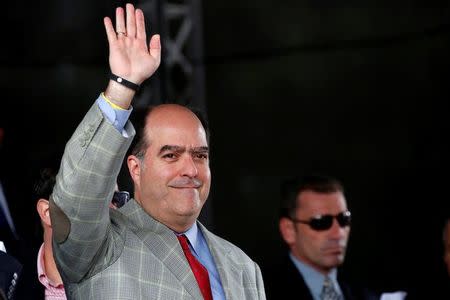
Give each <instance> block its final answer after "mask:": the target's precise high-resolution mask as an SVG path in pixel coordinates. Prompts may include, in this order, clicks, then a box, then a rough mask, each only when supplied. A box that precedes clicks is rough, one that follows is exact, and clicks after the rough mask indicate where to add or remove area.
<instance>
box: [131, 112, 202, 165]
mask: <svg viewBox="0 0 450 300" xmlns="http://www.w3.org/2000/svg"><path fill="white" fill-rule="evenodd" d="M156 107H157V105H151V106H148V107H147V108H145V109H140V110H137V111H135V112H133V113H132V114H131V116H130V121H131V123H132V124H133V126H134V127H135V129H136V136H135V137H134V139H133V142H132V144H131V146H130V151H129V154H132V155H134V156H136V157H137V158H139V159H142V158H143V157H144V156H145V151H146V150H147V148H148V146H149V141H147V138H146V134H145V128H146V126H145V125H146V124H147V116H148V115H149V114H150V113H151V112H152V110H153V109H155V108H156ZM185 107H186V108H187V109H189V110H190V111H191V112H192V113H193V114H194V115H195V116H196V117H197V118H198V119H199V120H200V123H201V124H202V126H203V129H204V130H205V133H206V140H207V142H208V144H209V126H208V120H207V119H206V117H205V114H204V112H203V111H202V110H200V109H198V108H195V107H192V106H185Z"/></svg>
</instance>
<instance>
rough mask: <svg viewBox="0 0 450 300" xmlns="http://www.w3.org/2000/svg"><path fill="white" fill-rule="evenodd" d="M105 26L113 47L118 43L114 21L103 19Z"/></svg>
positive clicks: (107, 18)
mask: <svg viewBox="0 0 450 300" xmlns="http://www.w3.org/2000/svg"><path fill="white" fill-rule="evenodd" d="M103 24H105V30H106V36H107V37H108V43H109V45H112V44H113V43H115V42H116V41H117V35H116V32H115V31H114V27H113V25H112V21H111V19H110V18H109V17H105V18H104V19H103Z"/></svg>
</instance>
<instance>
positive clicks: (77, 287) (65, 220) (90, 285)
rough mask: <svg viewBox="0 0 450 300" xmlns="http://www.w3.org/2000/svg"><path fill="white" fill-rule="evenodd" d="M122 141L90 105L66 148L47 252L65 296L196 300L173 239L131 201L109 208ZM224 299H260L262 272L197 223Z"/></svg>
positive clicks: (126, 144) (193, 284)
mask: <svg viewBox="0 0 450 300" xmlns="http://www.w3.org/2000/svg"><path fill="white" fill-rule="evenodd" d="M124 130H125V131H126V133H127V134H128V136H129V138H126V137H124V136H123V135H122V134H121V133H119V132H118V131H117V129H115V128H114V127H113V126H112V125H111V124H110V123H109V122H108V121H107V120H106V119H105V118H104V116H103V113H102V112H101V111H100V109H99V108H98V105H97V104H94V105H93V106H92V108H91V109H90V110H89V112H88V113H87V115H86V116H85V117H84V119H83V121H82V122H81V124H80V125H79V126H78V128H77V129H76V131H75V133H74V134H73V136H72V138H71V139H70V140H69V142H68V143H67V145H66V149H65V153H64V156H63V159H62V162H61V168H60V171H59V174H58V176H57V182H56V185H55V189H54V191H53V194H52V196H51V199H50V209H51V218H52V225H53V226H52V227H53V248H54V255H55V258H56V261H57V265H58V269H59V271H60V273H61V276H62V278H63V281H64V286H65V288H66V293H67V296H68V298H69V299H83V300H85V299H108V300H109V299H202V296H201V293H200V290H199V288H198V285H197V282H196V280H195V277H194V275H193V273H192V271H191V269H190V267H189V264H188V262H187V260H186V258H185V256H184V253H183V250H182V249H181V246H180V244H179V242H178V240H177V238H176V236H175V234H174V233H173V232H172V231H171V230H170V229H169V228H168V227H166V226H165V225H163V224H162V223H159V222H158V221H156V220H155V219H153V218H152V217H151V216H149V215H148V214H147V213H146V212H145V211H144V210H143V209H142V208H141V206H140V205H138V203H137V202H136V201H134V200H131V201H130V202H128V203H127V204H126V205H124V206H123V207H122V208H120V209H119V210H110V209H109V208H108V205H109V202H110V201H109V199H111V198H112V193H113V189H114V184H115V181H116V177H117V174H118V172H119V169H120V166H121V163H122V160H123V159H124V156H125V154H126V151H127V148H128V147H129V145H130V142H131V139H132V137H133V136H134V133H135V131H134V128H133V126H132V125H131V123H129V122H128V123H127V124H126V125H125V128H124ZM198 225H199V228H200V230H202V232H203V234H204V236H205V239H206V241H207V243H208V246H209V249H210V251H211V254H212V256H213V258H214V261H215V264H216V267H217V269H218V272H219V274H220V279H221V282H222V285H223V288H224V291H225V295H226V298H227V299H236V300H238V299H239V300H243V299H265V293H264V285H263V281H262V276H261V271H260V269H259V267H258V265H257V264H256V263H255V262H253V261H252V260H251V259H250V258H249V257H248V256H247V255H246V254H245V253H244V252H243V251H241V250H240V249H239V248H237V247H236V246H234V245H232V244H231V243H229V242H227V241H225V240H223V239H221V238H220V237H218V236H216V235H214V234H213V233H211V232H209V231H208V230H207V229H206V228H205V227H204V226H203V225H201V224H200V223H198Z"/></svg>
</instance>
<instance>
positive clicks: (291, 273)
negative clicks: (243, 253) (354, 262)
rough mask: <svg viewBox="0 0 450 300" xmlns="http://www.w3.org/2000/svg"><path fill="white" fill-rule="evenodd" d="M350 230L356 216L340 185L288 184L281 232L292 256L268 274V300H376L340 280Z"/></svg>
mask: <svg viewBox="0 0 450 300" xmlns="http://www.w3.org/2000/svg"><path fill="white" fill-rule="evenodd" d="M350 225H351V213H350V211H349V210H348V208H347V203H346V200H345V196H344V189H343V187H342V184H341V183H340V182H339V181H338V180H336V179H334V178H330V177H325V176H316V175H314V176H306V177H303V178H300V179H295V180H292V181H290V182H286V183H285V185H284V187H283V191H282V208H281V214H280V219H279V229H280V232H281V236H282V238H283V240H284V241H285V242H286V244H287V246H288V248H289V250H290V253H289V256H288V257H286V259H285V260H284V261H282V262H281V264H279V265H277V266H276V267H275V269H273V270H270V271H268V272H267V273H265V274H264V282H265V284H266V294H267V299H293V298H294V297H295V298H296V299H311V300H313V299H314V300H337V299H339V300H343V299H345V300H350V299H377V298H376V295H374V294H370V293H368V292H366V291H364V290H362V289H358V290H357V289H356V288H353V287H350V286H349V285H348V284H345V283H344V282H342V281H341V280H338V278H337V267H339V266H340V265H341V264H342V263H343V262H344V258H345V252H346V248H347V241H348V237H349V234H350Z"/></svg>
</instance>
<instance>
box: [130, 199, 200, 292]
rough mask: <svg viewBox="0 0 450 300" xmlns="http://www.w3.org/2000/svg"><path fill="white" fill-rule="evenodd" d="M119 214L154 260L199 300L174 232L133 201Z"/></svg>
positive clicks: (195, 286) (193, 277)
mask: <svg viewBox="0 0 450 300" xmlns="http://www.w3.org/2000/svg"><path fill="white" fill-rule="evenodd" d="M121 212H122V213H124V214H125V215H127V217H128V220H130V221H131V224H130V229H131V231H133V232H134V233H135V234H136V235H137V236H138V237H139V238H140V239H141V241H142V242H143V243H144V244H145V245H146V246H147V247H148V249H149V250H150V252H151V253H152V254H153V255H154V256H155V257H156V259H157V260H159V261H161V262H162V263H163V264H164V266H165V267H166V268H167V269H168V270H169V271H170V272H171V273H172V275H173V276H175V277H176V278H177V279H178V280H179V281H180V282H181V284H182V285H183V287H184V288H185V289H186V291H187V292H188V293H189V294H190V295H191V296H192V297H193V298H194V299H201V298H202V295H201V292H200V289H199V287H198V284H197V281H196V280H195V276H194V274H193V273H192V270H191V267H190V266H189V264H188V262H187V259H186V256H185V255H184V252H183V250H182V248H181V246H180V243H179V242H178V239H177V238H176V236H175V234H174V232H173V231H172V230H170V229H169V228H168V227H167V226H165V225H163V224H162V223H160V222H158V221H156V220H155V219H153V218H152V217H150V216H149V215H148V214H147V213H146V212H145V211H144V210H143V209H142V208H141V206H140V205H139V204H137V203H136V201H135V200H132V201H129V202H128V203H127V204H126V205H125V206H123V207H122V209H121Z"/></svg>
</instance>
